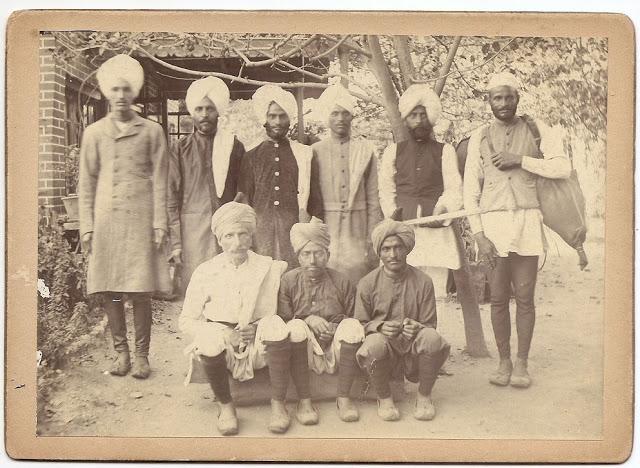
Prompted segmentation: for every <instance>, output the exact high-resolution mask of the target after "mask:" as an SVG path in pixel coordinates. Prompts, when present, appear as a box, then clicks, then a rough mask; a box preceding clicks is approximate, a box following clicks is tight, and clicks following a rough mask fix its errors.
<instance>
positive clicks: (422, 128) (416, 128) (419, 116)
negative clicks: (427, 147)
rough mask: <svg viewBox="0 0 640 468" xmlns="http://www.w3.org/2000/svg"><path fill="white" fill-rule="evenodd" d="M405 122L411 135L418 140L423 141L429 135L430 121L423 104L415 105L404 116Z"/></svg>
mask: <svg viewBox="0 0 640 468" xmlns="http://www.w3.org/2000/svg"><path fill="white" fill-rule="evenodd" d="M404 121H405V124H406V126H407V128H408V129H409V133H410V134H411V136H412V137H413V138H414V139H415V140H418V141H423V140H426V139H428V138H429V136H430V135H431V130H432V127H431V122H429V116H428V115H427V110H426V109H425V108H424V106H416V107H414V108H413V110H412V111H411V112H410V113H409V115H407V116H406V117H405V118H404Z"/></svg>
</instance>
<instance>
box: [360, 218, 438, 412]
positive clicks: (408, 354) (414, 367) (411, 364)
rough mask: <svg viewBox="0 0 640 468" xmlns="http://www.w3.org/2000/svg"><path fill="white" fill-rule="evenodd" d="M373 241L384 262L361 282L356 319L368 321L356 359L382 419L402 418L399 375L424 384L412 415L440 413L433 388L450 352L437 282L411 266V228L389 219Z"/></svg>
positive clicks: (372, 236) (412, 240) (413, 241)
mask: <svg viewBox="0 0 640 468" xmlns="http://www.w3.org/2000/svg"><path fill="white" fill-rule="evenodd" d="M371 240H372V241H373V247H374V249H375V251H376V253H377V254H378V255H379V256H380V259H381V260H382V266H380V267H378V268H376V269H375V270H373V271H372V272H371V273H369V274H368V275H367V276H365V277H364V278H362V280H361V281H360V283H359V284H358V292H357V294H356V306H355V318H356V319H358V320H360V322H361V323H362V324H363V325H364V331H365V334H366V336H365V339H364V343H363V344H362V346H361V347H360V349H359V350H358V352H357V353H356V359H357V361H358V364H359V365H360V366H361V367H362V368H364V369H365V370H366V371H367V374H368V375H369V376H370V379H371V383H372V384H373V387H374V389H375V390H376V392H377V394H378V416H380V418H382V419H383V420H385V421H396V420H398V419H400V412H399V411H398V408H397V407H396V405H395V403H394V402H393V398H392V397H391V388H390V386H389V381H390V379H391V377H392V374H394V375H398V376H401V377H402V378H404V377H405V376H406V377H407V378H408V379H409V380H410V381H412V382H419V385H418V393H417V395H416V405H415V411H414V413H413V416H414V417H415V418H416V419H418V420H421V421H427V420H431V419H433V418H434V417H435V415H436V408H435V406H434V405H433V401H432V400H431V390H432V389H433V386H434V384H435V382H436V379H437V377H438V371H439V370H440V368H441V367H442V364H444V362H445V360H446V359H447V357H448V356H449V350H450V347H449V344H448V343H447V342H446V341H445V339H444V338H442V337H441V336H440V335H439V334H438V332H437V331H436V325H437V321H438V317H437V314H436V299H435V295H434V291H433V282H432V281H431V278H429V276H428V275H426V274H425V273H423V272H422V271H420V270H418V269H417V268H414V267H412V266H411V265H409V264H407V255H409V252H411V250H412V249H413V247H414V246H415V234H414V231H413V228H412V227H411V226H407V225H406V224H404V223H402V222H399V221H394V220H392V219H385V220H384V221H382V222H381V223H380V224H378V225H377V226H376V227H375V228H374V229H373V232H372V233H371ZM394 371H395V372H394Z"/></svg>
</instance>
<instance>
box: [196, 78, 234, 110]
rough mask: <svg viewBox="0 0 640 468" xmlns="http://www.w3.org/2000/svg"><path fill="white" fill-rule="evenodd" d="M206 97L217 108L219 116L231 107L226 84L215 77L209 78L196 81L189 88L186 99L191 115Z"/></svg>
mask: <svg viewBox="0 0 640 468" xmlns="http://www.w3.org/2000/svg"><path fill="white" fill-rule="evenodd" d="M206 97H207V98H209V99H210V100H211V102H213V104H214V105H215V106H216V110H217V111H218V114H222V113H224V111H225V110H226V109H227V107H228V106H229V88H228V87H227V85H226V84H225V82H224V81H222V80H221V79H220V78H216V77H215V76H208V77H206V78H202V79H200V80H197V81H194V82H193V83H191V86H189V89H188V90H187V97H186V99H185V102H186V104H187V110H188V111H189V114H191V115H193V112H194V110H195V108H196V107H197V106H198V104H200V101H202V100H203V99H204V98H206Z"/></svg>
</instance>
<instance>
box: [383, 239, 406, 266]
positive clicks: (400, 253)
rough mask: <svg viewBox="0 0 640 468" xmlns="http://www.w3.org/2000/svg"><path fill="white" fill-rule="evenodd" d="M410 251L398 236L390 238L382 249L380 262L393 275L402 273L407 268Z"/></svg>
mask: <svg viewBox="0 0 640 468" xmlns="http://www.w3.org/2000/svg"><path fill="white" fill-rule="evenodd" d="M407 255H409V251H408V249H407V247H406V246H405V245H404V242H402V240H401V239H400V238H399V237H398V236H389V237H387V238H386V239H385V240H384V242H382V246H381V247H380V260H382V264H383V265H384V268H385V269H386V270H387V271H389V272H391V273H400V272H402V271H403V270H404V269H405V268H406V267H407Z"/></svg>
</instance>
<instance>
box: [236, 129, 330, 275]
mask: <svg viewBox="0 0 640 468" xmlns="http://www.w3.org/2000/svg"><path fill="white" fill-rule="evenodd" d="M298 172H299V171H298V165H297V162H296V159H295V156H294V155H293V151H292V150H291V146H290V144H289V141H288V140H285V141H284V142H281V143H276V142H274V141H271V140H265V141H263V142H262V143H260V144H259V145H258V146H256V147H255V148H253V149H252V150H250V151H248V152H247V153H246V154H245V157H244V158H243V160H242V167H241V171H240V179H239V183H238V190H239V191H241V192H243V193H245V194H246V195H247V196H248V197H249V204H250V205H251V206H252V207H253V208H254V209H255V210H256V214H257V217H258V225H257V229H256V234H255V238H254V242H255V251H256V253H258V254H260V255H268V256H270V257H272V258H274V259H276V260H284V261H286V262H287V263H288V264H289V268H292V267H294V266H296V265H297V264H298V262H297V259H296V257H295V254H294V252H293V247H292V246H291V240H290V239H289V231H290V230H291V226H293V225H294V224H295V223H297V222H298V219H299V206H298ZM310 178H311V185H310V194H309V201H308V205H307V207H306V211H307V212H308V213H309V214H310V215H311V216H317V217H319V218H322V198H321V196H320V189H319V187H318V169H317V166H316V164H315V162H314V161H312V163H311V175H310Z"/></svg>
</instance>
